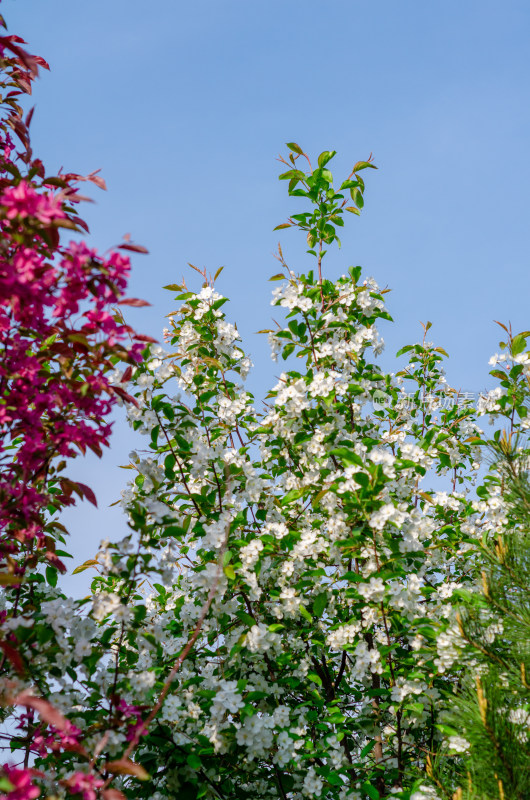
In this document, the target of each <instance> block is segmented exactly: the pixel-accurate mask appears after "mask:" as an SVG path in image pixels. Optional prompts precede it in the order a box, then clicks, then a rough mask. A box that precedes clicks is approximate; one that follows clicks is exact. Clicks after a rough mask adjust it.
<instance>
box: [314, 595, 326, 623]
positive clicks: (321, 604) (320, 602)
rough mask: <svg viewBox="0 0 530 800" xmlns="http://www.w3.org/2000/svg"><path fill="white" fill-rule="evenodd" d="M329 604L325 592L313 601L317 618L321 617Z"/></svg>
mask: <svg viewBox="0 0 530 800" xmlns="http://www.w3.org/2000/svg"><path fill="white" fill-rule="evenodd" d="M327 602H328V596H327V594H326V593H325V592H322V594H318V595H317V596H316V597H315V599H314V600H313V614H314V615H315V617H320V616H321V615H322V612H323V611H324V609H325V607H326V605H327Z"/></svg>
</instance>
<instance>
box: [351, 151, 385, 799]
mask: <svg viewBox="0 0 530 800" xmlns="http://www.w3.org/2000/svg"><path fill="white" fill-rule="evenodd" d="M368 167H370V169H377V167H376V166H375V164H372V163H371V162H370V161H358V162H357V163H356V165H355V166H354V168H353V172H360V171H361V170H362V169H368ZM377 796H378V797H379V795H377Z"/></svg>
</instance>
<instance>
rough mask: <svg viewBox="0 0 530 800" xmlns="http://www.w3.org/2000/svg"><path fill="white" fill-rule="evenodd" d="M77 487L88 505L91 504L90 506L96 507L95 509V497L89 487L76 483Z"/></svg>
mask: <svg viewBox="0 0 530 800" xmlns="http://www.w3.org/2000/svg"><path fill="white" fill-rule="evenodd" d="M77 486H78V487H79V489H81V494H82V495H84V497H86V499H87V500H88V501H89V503H92V505H93V506H96V508H97V507H98V501H97V500H96V495H95V494H94V492H93V491H92V489H91V488H90V486H87V485H86V484H84V483H79V481H78V482H77Z"/></svg>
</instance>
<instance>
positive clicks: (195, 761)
mask: <svg viewBox="0 0 530 800" xmlns="http://www.w3.org/2000/svg"><path fill="white" fill-rule="evenodd" d="M186 761H187V762H188V765H189V766H190V767H191V768H192V769H202V762H201V759H200V758H199V756H198V755H197V754H196V753H190V754H189V755H188V756H187V758H186Z"/></svg>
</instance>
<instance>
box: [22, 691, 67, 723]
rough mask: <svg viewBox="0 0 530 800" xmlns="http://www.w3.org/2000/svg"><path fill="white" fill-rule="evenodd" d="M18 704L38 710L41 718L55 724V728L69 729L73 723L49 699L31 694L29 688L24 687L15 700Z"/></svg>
mask: <svg viewBox="0 0 530 800" xmlns="http://www.w3.org/2000/svg"><path fill="white" fill-rule="evenodd" d="M13 702H14V703H15V705H17V706H26V708H32V709H33V710H34V711H36V712H37V713H38V714H39V716H40V718H41V719H42V720H44V722H47V723H48V725H53V727H54V728H57V730H59V731H69V730H70V729H71V727H72V723H71V722H69V720H67V719H66V717H63V715H62V714H61V712H60V711H58V710H57V709H56V708H55V707H54V706H52V704H51V703H48V701H47V700H43V699H42V697H36V696H35V695H33V694H31V692H30V690H29V689H24V691H23V692H21V693H20V694H19V695H17V696H16V697H15V699H14V701H13Z"/></svg>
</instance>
